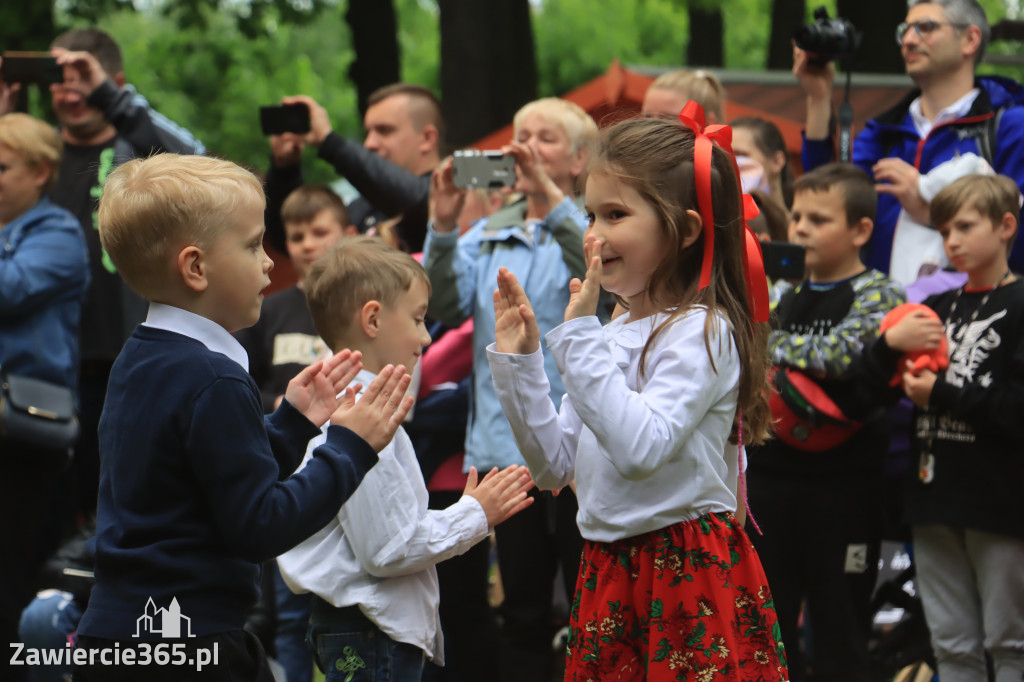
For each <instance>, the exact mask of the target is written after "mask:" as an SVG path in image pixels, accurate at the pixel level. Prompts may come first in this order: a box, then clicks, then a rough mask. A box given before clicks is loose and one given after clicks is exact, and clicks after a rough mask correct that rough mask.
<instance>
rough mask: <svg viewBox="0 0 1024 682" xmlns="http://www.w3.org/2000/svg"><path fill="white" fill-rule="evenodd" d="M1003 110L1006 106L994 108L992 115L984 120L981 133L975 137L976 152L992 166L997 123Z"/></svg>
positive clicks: (994, 162)
mask: <svg viewBox="0 0 1024 682" xmlns="http://www.w3.org/2000/svg"><path fill="white" fill-rule="evenodd" d="M1005 112H1006V107H999V108H998V109H996V110H995V112H994V114H993V116H992V117H991V118H989V119H988V120H987V121H985V125H984V126H983V127H982V131H981V135H979V136H978V137H977V138H976V139H977V141H978V153H979V154H980V155H981V158H983V159H985V161H987V162H988V165H990V166H992V168H995V167H996V154H995V149H996V144H997V142H998V137H999V123H1000V122H1001V121H1002V120H1003V114H1004V113H1005Z"/></svg>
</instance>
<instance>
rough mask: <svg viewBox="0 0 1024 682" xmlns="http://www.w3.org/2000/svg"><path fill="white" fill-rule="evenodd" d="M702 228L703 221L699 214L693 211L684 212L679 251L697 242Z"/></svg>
mask: <svg viewBox="0 0 1024 682" xmlns="http://www.w3.org/2000/svg"><path fill="white" fill-rule="evenodd" d="M703 227H704V221H703V220H701V218H700V214H699V213H697V212H696V211H694V210H688V211H687V212H686V224H685V225H683V243H682V247H681V249H680V250H682V249H685V248H687V247H689V246H691V245H692V244H693V243H694V242H695V241H697V239H698V238H699V237H700V233H701V230H702V229H703Z"/></svg>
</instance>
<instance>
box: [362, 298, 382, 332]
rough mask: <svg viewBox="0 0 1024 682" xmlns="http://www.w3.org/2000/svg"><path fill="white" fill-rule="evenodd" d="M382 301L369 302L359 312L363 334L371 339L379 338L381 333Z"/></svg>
mask: <svg viewBox="0 0 1024 682" xmlns="http://www.w3.org/2000/svg"><path fill="white" fill-rule="evenodd" d="M380 313H381V305H380V301H367V302H366V303H364V304H363V307H362V309H361V310H360V311H359V324H360V326H361V327H362V329H363V333H364V334H366V335H367V336H368V337H369V338H371V339H375V338H377V334H379V333H380Z"/></svg>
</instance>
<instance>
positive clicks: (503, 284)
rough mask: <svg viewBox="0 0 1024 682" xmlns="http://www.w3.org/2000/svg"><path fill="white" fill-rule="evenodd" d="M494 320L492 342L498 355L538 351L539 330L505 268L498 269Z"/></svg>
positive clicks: (512, 277) (526, 302)
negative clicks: (493, 341)
mask: <svg viewBox="0 0 1024 682" xmlns="http://www.w3.org/2000/svg"><path fill="white" fill-rule="evenodd" d="M494 320H495V322H494V340H495V346H496V348H497V350H498V352H499V353H515V354H517V355H528V354H529V353H535V352H536V351H537V350H538V349H539V348H540V330H539V329H538V328H537V317H536V316H535V315H534V314H533V307H532V306H531V305H530V299H528V298H527V297H526V292H525V291H523V287H522V286H521V285H520V284H519V280H517V279H516V276H515V275H513V274H512V273H511V272H509V271H508V268H501V269H499V270H498V288H497V289H495V291H494Z"/></svg>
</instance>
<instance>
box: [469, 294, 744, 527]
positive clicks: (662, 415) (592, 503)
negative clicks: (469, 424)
mask: <svg viewBox="0 0 1024 682" xmlns="http://www.w3.org/2000/svg"><path fill="white" fill-rule="evenodd" d="M666 317H667V315H665V314H659V315H657V316H654V317H648V318H645V319H641V320H638V321H635V322H629V323H627V322H626V318H627V316H626V315H623V316H621V317H619V318H617V319H616V320H613V321H612V322H610V323H609V324H608V325H607V326H605V327H603V328H602V327H601V325H600V322H599V321H598V319H597V318H596V317H582V318H578V319H575V320H570V321H568V322H566V323H564V324H562V325H560V326H558V327H556V328H555V329H553V330H552V331H550V332H549V333H548V334H547V335H546V336H545V340H546V341H547V344H548V347H549V348H550V350H551V354H552V355H553V356H554V358H555V362H556V363H557V365H558V371H559V373H560V374H561V376H562V380H563V381H564V382H565V388H566V395H565V397H564V398H563V399H562V404H561V408H560V409H559V410H558V411H557V412H556V410H555V406H554V404H553V403H552V401H551V399H550V398H549V397H548V384H547V378H546V377H545V374H544V364H543V356H542V355H541V351H540V350H538V351H537V352H535V353H532V354H530V355H511V354H503V353H498V352H496V350H495V345H494V344H491V345H490V346H489V347H488V349H487V358H488V361H489V363H490V367H491V372H492V375H493V377H494V386H495V389H496V390H497V393H498V398H499V400H500V401H501V405H502V408H503V409H504V411H505V414H506V416H507V417H508V419H509V423H510V424H511V425H512V432H513V433H514V434H515V438H516V443H517V444H518V446H519V449H520V451H521V452H522V453H523V457H524V458H525V459H526V463H527V465H528V466H529V468H530V473H531V474H532V475H533V478H534V480H535V481H536V482H537V485H538V487H541V488H545V489H557V488H561V487H563V486H565V485H568V484H569V482H570V481H572V480H573V479H574V478H575V480H576V492H577V496H578V498H579V505H580V509H579V515H578V517H577V520H578V524H579V527H580V532H581V533H582V535H583V537H584V538H586V539H588V540H593V541H597V542H613V541H615V540H620V539H622V538H627V537H631V536H634V535H638V534H641V533H646V532H650V531H653V530H658V529H660V528H665V527H668V526H670V525H673V524H675V523H678V522H680V521H688V520H691V519H695V518H697V517H698V516H701V515H703V514H706V513H709V512H723V511H735V509H736V481H737V471H738V451H737V447H736V446H735V445H731V444H729V443H728V437H729V433H730V431H731V429H732V424H733V420H734V417H735V415H736V400H737V395H738V392H739V389H738V381H739V368H740V363H739V355H738V353H737V351H736V347H735V344H734V343H733V342H732V336H731V333H730V331H729V326H728V324H727V323H726V322H725V320H724V319H722V318H721V317H718V318H717V321H718V324H713V325H712V326H713V327H714V328H715V329H716V332H717V338H715V337H712V340H711V343H710V346H711V352H712V353H713V354H714V358H715V361H714V362H715V368H717V372H716V371H715V369H713V368H712V366H711V361H710V360H709V358H708V352H707V350H706V349H705V344H704V321H705V319H706V318H707V313H706V312H705V310H704V309H703V308H695V309H694V310H693V311H690V312H688V313H687V314H685V315H683V316H682V317H680V318H679V319H678V320H676V321H675V322H674V323H673V324H672V325H671V326H669V327H668V328H666V329H664V330H662V331H661V332H660V333H659V335H658V337H657V339H656V341H655V343H654V345H653V347H652V348H651V349H650V350H649V352H648V354H647V358H646V361H645V362H646V365H647V367H648V370H649V371H648V372H647V374H646V375H645V377H644V378H643V379H641V378H640V377H639V364H640V354H641V352H642V351H643V347H644V344H645V343H646V341H647V339H648V338H650V335H651V332H652V330H653V329H654V325H656V324H660V323H661V322H662V321H664V320H665V319H666Z"/></svg>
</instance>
